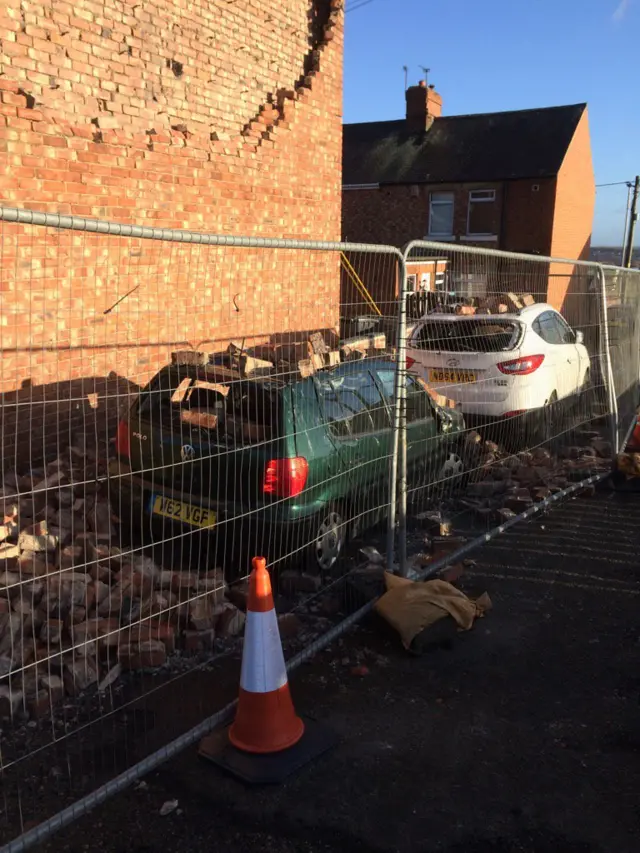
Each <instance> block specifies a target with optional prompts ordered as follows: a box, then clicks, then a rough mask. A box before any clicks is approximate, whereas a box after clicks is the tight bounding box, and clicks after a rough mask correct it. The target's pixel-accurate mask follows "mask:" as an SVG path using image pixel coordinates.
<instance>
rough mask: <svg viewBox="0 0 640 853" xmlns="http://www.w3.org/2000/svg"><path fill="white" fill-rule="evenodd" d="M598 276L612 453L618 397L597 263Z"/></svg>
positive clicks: (603, 282) (616, 443)
mask: <svg viewBox="0 0 640 853" xmlns="http://www.w3.org/2000/svg"><path fill="white" fill-rule="evenodd" d="M598 274H599V276H600V298H601V299H602V315H601V316H602V334H601V335H600V366H601V368H600V369H601V370H602V373H603V378H604V379H605V382H606V383H607V395H608V398H609V430H610V433H611V448H612V452H613V454H614V455H615V454H617V453H618V451H619V450H620V447H619V438H618V399H617V396H616V389H615V385H614V379H613V367H612V365H611V346H610V342H609V315H608V311H607V283H606V278H605V274H604V267H603V266H602V264H598Z"/></svg>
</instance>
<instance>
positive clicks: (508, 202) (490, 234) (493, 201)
mask: <svg viewBox="0 0 640 853" xmlns="http://www.w3.org/2000/svg"><path fill="white" fill-rule="evenodd" d="M594 203H595V183H594V175H593V167H592V161H591V147H590V140H589V124H588V115H587V106H586V104H574V105H570V106H561V107H548V108H542V109H533V110H518V111H515V112H501V113H480V114H477V115H463V116H443V115H442V98H441V97H440V95H439V94H438V93H437V92H436V91H435V90H434V89H433V87H427V86H425V85H424V83H422V82H421V83H420V85H418V86H411V87H410V88H409V89H407V92H406V117H405V119H400V120H398V121H381V122H366V123H362V124H347V125H345V126H344V139H343V193H342V233H343V238H345V239H348V240H354V241H365V242H382V243H390V244H392V245H395V246H400V247H401V246H403V245H405V244H406V243H408V242H409V241H410V240H413V239H426V240H433V241H437V242H441V243H442V242H445V243H450V244H451V245H452V248H453V246H455V245H456V244H458V245H467V246H468V245H472V246H473V245H478V246H483V247H485V248H496V249H504V250H508V251H514V252H525V253H528V254H538V255H546V256H556V257H563V258H576V259H578V258H579V259H587V258H588V257H589V247H590V239H591V225H592V219H593V210H594ZM565 272H566V270H565ZM568 287H569V281H568V279H567V276H566V275H564V274H563V275H557V276H555V280H554V281H552V282H550V283H549V288H548V290H549V293H548V296H549V298H550V300H551V301H552V302H554V303H555V304H556V305H557V306H558V307H561V306H562V303H563V301H564V299H565V296H566V292H567V289H568Z"/></svg>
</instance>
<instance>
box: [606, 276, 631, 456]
mask: <svg viewBox="0 0 640 853" xmlns="http://www.w3.org/2000/svg"><path fill="white" fill-rule="evenodd" d="M602 276H603V280H604V292H605V303H606V311H607V330H608V350H609V354H610V362H611V374H612V386H613V389H614V391H615V401H616V408H617V412H618V423H617V439H618V445H619V446H620V445H621V444H622V442H623V441H624V438H625V436H626V434H627V432H628V429H629V426H630V424H631V423H632V422H633V419H634V418H635V414H636V409H637V407H638V403H639V402H640V398H639V395H638V382H639V381H640V270H633V269H623V268H621V267H611V266H605V267H603V268H602Z"/></svg>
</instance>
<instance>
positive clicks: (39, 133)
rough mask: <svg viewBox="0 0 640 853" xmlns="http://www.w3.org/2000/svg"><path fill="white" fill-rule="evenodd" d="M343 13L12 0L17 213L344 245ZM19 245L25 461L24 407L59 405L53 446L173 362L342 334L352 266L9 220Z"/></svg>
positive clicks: (9, 287) (338, 1)
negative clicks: (343, 280) (318, 331)
mask: <svg viewBox="0 0 640 853" xmlns="http://www.w3.org/2000/svg"><path fill="white" fill-rule="evenodd" d="M342 6H343V4H342V0H278V2H276V0H266V2H263V3H260V4H256V3H255V2H253V0H236V2H234V3H229V2H227V0H193V2H186V0H178V2H174V0H152V2H151V3H143V4H138V5H135V4H133V5H129V4H122V3H118V2H113V0H77V2H67V1H66V0H38V2H36V0H3V3H2V4H1V8H0V202H2V203H3V204H5V205H8V206H13V207H23V208H25V207H26V208H31V209H34V210H43V211H47V212H54V213H62V214H76V215H79V216H87V217H97V218H106V219H111V220H115V221H119V222H125V223H135V224H141V225H152V226H159V227H163V228H187V229H194V230H198V231H208V232H214V233H223V234H233V235H247V236H261V237H296V238H308V239H318V240H329V241H335V240H338V239H339V237H340V204H341V196H340V186H341V168H340V158H341V146H342V117H341V113H340V103H341V98H342V49H343V11H342ZM0 237H1V239H0V247H1V248H0V253H1V256H0V266H1V274H0V282H1V284H0V299H2V312H1V313H2V334H1V336H0V348H1V350H2V352H1V355H2V368H1V370H0V385H1V386H2V387H1V388H0V390H1V391H3V392H8V395H7V396H5V398H4V403H5V405H4V431H3V435H4V437H5V454H7V455H9V456H10V455H11V452H12V450H11V446H10V445H11V444H12V440H13V439H12V436H13V437H15V440H17V437H18V436H19V435H24V431H23V430H21V429H20V428H19V426H17V425H16V423H15V417H13V420H12V416H11V415H10V412H11V411H13V412H14V415H15V413H16V412H17V411H20V408H19V407H18V406H14V407H13V409H12V407H11V405H10V404H11V401H12V399H13V398H12V397H11V396H10V395H11V393H12V392H16V394H15V399H17V400H18V401H20V400H23V398H24V397H25V395H26V396H27V397H28V399H29V400H34V401H35V400H40V399H49V398H52V399H54V400H55V401H56V418H57V419H58V420H57V421H56V423H57V424H58V427H57V430H56V429H54V430H51V429H46V428H45V425H44V417H43V416H42V412H41V411H40V410H39V409H33V408H31V413H32V414H31V416H30V418H31V419H30V421H29V427H30V428H31V433H30V434H31V440H32V442H33V445H34V447H35V446H38V444H39V443H41V442H42V441H43V440H44V438H45V437H46V438H47V440H49V439H51V437H52V435H53V438H54V439H55V438H56V435H59V434H63V435H64V434H67V435H68V429H67V426H68V424H67V418H66V416H65V415H64V414H61V410H62V408H64V405H63V403H60V402H59V401H60V400H62V401H63V402H64V401H65V400H69V403H68V411H67V415H68V416H69V417H71V416H73V418H74V419H75V420H76V421H78V422H81V423H83V425H84V424H89V423H92V422H94V421H95V417H96V413H97V414H98V415H99V420H100V418H101V417H102V416H101V415H100V412H101V409H102V406H103V403H104V400H105V395H106V393H107V389H108V388H112V387H113V386H109V385H108V383H107V377H110V376H111V377H113V376H115V375H117V376H118V377H119V378H120V379H123V380H126V382H125V383H124V387H125V388H126V387H129V383H130V384H131V386H132V387H133V388H134V389H135V388H137V387H138V386H139V385H140V384H142V383H144V382H145V381H146V380H147V379H148V378H149V376H150V375H151V374H152V373H153V372H154V371H155V369H156V368H157V367H158V366H159V365H161V364H163V363H166V362H167V360H168V358H169V353H170V351H171V350H172V349H176V348H182V347H183V346H185V345H186V346H196V345H197V346H200V347H207V346H208V347H211V348H217V347H219V346H224V345H225V344H226V342H228V341H229V340H230V339H234V338H237V337H239V336H240V337H242V338H244V339H245V341H247V342H251V341H252V340H264V339H265V338H268V337H269V336H270V335H272V334H276V333H282V332H288V331H296V330H302V329H309V328H318V327H323V326H326V327H333V326H336V325H337V323H338V307H337V306H338V294H339V286H340V285H339V258H338V257H337V256H333V255H331V254H330V253H327V252H324V253H309V252H307V253H303V252H302V251H300V252H290V253H288V254H287V253H286V252H283V251H273V250H259V251H258V250H246V249H244V250H243V249H230V248H215V247H210V248H208V247H205V246H198V245H189V244H187V245H184V244H175V243H174V244H169V243H162V242H159V241H150V240H146V241H145V240H132V239H124V238H107V237H106V236H102V235H91V234H85V235H82V234H75V235H73V234H71V233H69V232H55V231H53V230H48V231H45V229H42V228H40V229H37V228H32V227H25V226H16V225H10V224H7V223H4V224H3V223H0ZM311 285H313V292H312V287H311ZM119 388H120V386H118V389H119ZM114 393H115V392H114ZM72 399H74V400H75V401H76V402H75V403H74V404H73V405H72V403H71V400H72ZM77 400H80V401H81V403H80V404H78V403H77ZM87 400H88V401H89V402H88V403H87ZM82 401H84V402H82ZM29 408H30V407H24V406H22V409H21V410H22V411H27V410H28V409H29ZM92 419H93V420H92ZM26 432H27V434H29V430H27V431H26Z"/></svg>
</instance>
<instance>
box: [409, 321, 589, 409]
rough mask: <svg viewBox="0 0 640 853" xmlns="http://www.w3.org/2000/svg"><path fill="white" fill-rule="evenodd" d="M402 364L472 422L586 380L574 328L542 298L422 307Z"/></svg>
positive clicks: (551, 398)
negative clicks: (512, 309)
mask: <svg viewBox="0 0 640 853" xmlns="http://www.w3.org/2000/svg"><path fill="white" fill-rule="evenodd" d="M407 368H408V369H409V370H411V372H412V373H417V374H418V375H420V376H421V377H422V378H423V379H424V380H425V381H426V382H427V383H428V384H429V385H430V386H431V387H432V388H433V389H434V390H436V391H438V392H439V393H440V394H443V395H444V396H446V397H448V398H450V399H452V400H455V401H456V403H458V404H459V408H460V409H461V410H462V412H463V414H464V415H465V416H472V417H473V420H477V421H478V422H483V421H491V420H493V419H494V418H501V419H502V418H505V417H511V416H514V415H521V414H524V413H526V412H530V411H531V410H534V409H540V408H542V407H544V406H550V405H551V404H553V403H555V402H557V401H559V400H563V399H564V398H567V397H570V396H571V395H574V394H576V393H579V392H581V391H584V390H585V389H587V388H588V387H589V384H590V379H591V361H590V359H589V353H588V352H587V349H586V347H585V346H584V343H583V334H582V332H574V331H573V329H571V327H570V326H569V325H568V324H567V322H566V321H565V320H564V319H563V317H562V316H561V315H560V314H559V313H558V312H557V311H556V310H555V309H554V308H552V307H551V305H546V304H536V305H531V306H529V307H527V308H523V309H521V310H520V311H518V312H517V313H514V314H490V315H482V314H475V315H471V316H469V315H457V314H430V315H428V316H427V317H424V318H423V319H422V320H420V321H418V323H417V325H416V327H415V328H414V329H413V331H412V332H411V335H410V337H409V339H408V341H407Z"/></svg>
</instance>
